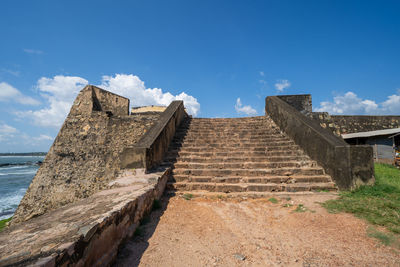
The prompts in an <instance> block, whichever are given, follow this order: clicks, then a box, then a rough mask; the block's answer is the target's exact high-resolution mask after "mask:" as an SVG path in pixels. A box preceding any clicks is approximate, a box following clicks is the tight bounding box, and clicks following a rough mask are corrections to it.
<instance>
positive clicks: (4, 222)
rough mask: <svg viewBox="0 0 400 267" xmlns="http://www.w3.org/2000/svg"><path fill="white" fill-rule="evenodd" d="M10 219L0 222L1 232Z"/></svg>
mask: <svg viewBox="0 0 400 267" xmlns="http://www.w3.org/2000/svg"><path fill="white" fill-rule="evenodd" d="M11 219H12V217H10V218H8V219H4V220H0V231H1V230H3V228H4V227H6V224H7V223H8V222H9V221H11Z"/></svg>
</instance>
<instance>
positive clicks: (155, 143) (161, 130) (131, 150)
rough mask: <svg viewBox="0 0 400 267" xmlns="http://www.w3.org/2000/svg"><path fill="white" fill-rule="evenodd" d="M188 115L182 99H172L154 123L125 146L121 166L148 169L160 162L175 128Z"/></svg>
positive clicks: (123, 167)
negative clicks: (133, 142) (134, 142)
mask: <svg viewBox="0 0 400 267" xmlns="http://www.w3.org/2000/svg"><path fill="white" fill-rule="evenodd" d="M187 116H188V115H187V114H186V111H185V109H184V106H183V101H173V102H172V103H171V104H170V105H169V106H168V108H167V109H166V110H165V111H164V112H163V113H162V114H161V116H160V119H159V121H158V122H157V123H155V124H154V125H153V126H152V127H151V128H150V129H149V130H148V131H147V132H146V133H145V134H144V135H143V136H142V138H141V139H140V140H139V142H137V143H136V144H135V145H133V146H131V147H126V148H125V149H124V151H123V152H122V153H121V155H120V160H121V168H122V169H125V168H140V169H141V168H144V169H146V170H150V169H152V168H154V167H155V166H157V165H158V164H160V163H161V162H162V160H163V158H164V155H165V153H166V152H167V150H168V146H169V144H170V143H171V141H172V138H173V137H174V135H175V131H176V128H177V127H178V126H179V125H180V123H181V122H182V120H183V119H184V118H186V117H187Z"/></svg>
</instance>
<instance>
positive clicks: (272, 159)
mask: <svg viewBox="0 0 400 267" xmlns="http://www.w3.org/2000/svg"><path fill="white" fill-rule="evenodd" d="M307 160H310V158H309V157H307V156H272V157H265V156H253V157H250V156H236V157H216V156H213V157H211V156H208V157H201V156H193V155H188V156H176V155H174V156H167V157H166V158H165V161H168V162H193V163H214V162H265V163H267V162H286V161H307Z"/></svg>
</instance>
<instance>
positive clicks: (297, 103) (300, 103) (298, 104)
mask: <svg viewBox="0 0 400 267" xmlns="http://www.w3.org/2000/svg"><path fill="white" fill-rule="evenodd" d="M277 97H279V98H280V99H281V100H283V101H285V102H286V103H288V104H289V105H291V106H292V107H294V108H295V109H296V110H298V111H300V112H301V113H303V114H308V113H311V112H312V99H311V95H309V94H307V95H278V96H277Z"/></svg>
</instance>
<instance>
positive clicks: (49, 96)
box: [17, 74, 200, 128]
mask: <svg viewBox="0 0 400 267" xmlns="http://www.w3.org/2000/svg"><path fill="white" fill-rule="evenodd" d="M87 84H88V81H87V80H85V79H83V78H81V77H72V76H61V75H59V76H55V77H53V78H45V77H43V78H41V79H39V81H38V83H37V88H38V89H39V92H40V93H41V96H42V97H43V98H45V99H46V102H47V106H45V107H44V108H42V109H39V110H29V111H22V112H17V115H18V116H19V117H29V118H32V120H33V123H34V124H35V125H39V126H44V127H55V128H59V127H60V126H61V124H62V123H63V121H64V120H65V117H66V116H67V114H68V112H69V110H70V108H71V105H72V103H73V101H74V99H75V97H76V96H77V94H78V93H79V91H80V90H82V88H83V87H84V86H86V85H87ZM99 87H101V88H103V89H105V90H108V91H111V92H113V93H116V94H119V95H122V96H125V97H128V98H130V99H131V103H132V105H133V106H144V105H165V106H166V105H169V104H170V103H171V102H172V101H173V100H183V101H184V104H185V107H186V109H187V110H188V113H189V114H192V115H197V114H198V112H199V110H200V104H199V103H198V101H197V99H196V98H194V97H193V96H190V95H188V94H186V93H184V92H182V93H180V94H178V95H175V96H174V95H172V94H171V93H169V92H165V93H163V91H162V89H158V88H153V89H151V88H146V87H145V85H144V82H143V81H142V80H140V78H139V77H137V76H134V75H132V74H130V75H126V74H116V75H115V76H103V77H102V82H101V85H99Z"/></svg>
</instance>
